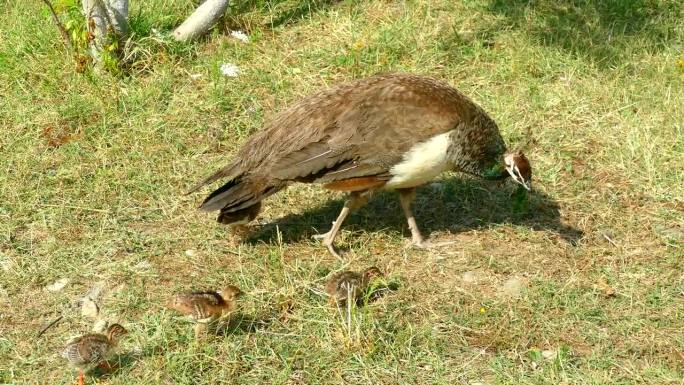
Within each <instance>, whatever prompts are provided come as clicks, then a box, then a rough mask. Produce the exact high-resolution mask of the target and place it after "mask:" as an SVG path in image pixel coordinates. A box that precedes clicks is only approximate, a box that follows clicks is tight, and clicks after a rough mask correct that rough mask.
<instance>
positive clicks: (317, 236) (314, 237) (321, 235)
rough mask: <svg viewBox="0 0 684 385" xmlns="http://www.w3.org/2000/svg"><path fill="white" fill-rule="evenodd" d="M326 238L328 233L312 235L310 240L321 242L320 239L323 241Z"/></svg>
mask: <svg viewBox="0 0 684 385" xmlns="http://www.w3.org/2000/svg"><path fill="white" fill-rule="evenodd" d="M327 236H328V233H325V234H314V235H312V236H311V238H312V239H315V240H317V241H320V240H322V239H325V237H327Z"/></svg>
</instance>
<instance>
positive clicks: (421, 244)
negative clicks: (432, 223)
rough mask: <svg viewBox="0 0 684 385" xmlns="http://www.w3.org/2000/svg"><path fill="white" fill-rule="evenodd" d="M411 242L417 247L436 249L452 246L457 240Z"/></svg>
mask: <svg viewBox="0 0 684 385" xmlns="http://www.w3.org/2000/svg"><path fill="white" fill-rule="evenodd" d="M411 243H412V246H413V247H415V248H416V249H421V250H429V249H434V248H438V247H444V246H450V245H453V244H454V243H456V241H442V242H432V241H425V240H419V241H413V242H411Z"/></svg>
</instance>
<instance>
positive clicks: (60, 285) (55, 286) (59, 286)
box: [45, 278, 70, 293]
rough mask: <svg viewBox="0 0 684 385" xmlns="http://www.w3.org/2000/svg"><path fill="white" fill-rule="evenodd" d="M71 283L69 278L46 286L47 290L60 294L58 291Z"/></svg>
mask: <svg viewBox="0 0 684 385" xmlns="http://www.w3.org/2000/svg"><path fill="white" fill-rule="evenodd" d="M69 282H70V280H69V278H60V279H58V280H56V281H55V282H53V283H51V284H49V285H47V286H45V290H47V291H51V292H53V293H55V292H58V291H60V290H62V289H64V287H65V286H66V285H68V284H69Z"/></svg>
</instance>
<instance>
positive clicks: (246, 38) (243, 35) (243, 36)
mask: <svg viewBox="0 0 684 385" xmlns="http://www.w3.org/2000/svg"><path fill="white" fill-rule="evenodd" d="M230 36H232V37H234V38H236V39H238V40H240V41H241V42H243V43H249V36H247V34H246V33H244V32H242V31H230Z"/></svg>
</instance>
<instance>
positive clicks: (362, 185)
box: [323, 176, 387, 191]
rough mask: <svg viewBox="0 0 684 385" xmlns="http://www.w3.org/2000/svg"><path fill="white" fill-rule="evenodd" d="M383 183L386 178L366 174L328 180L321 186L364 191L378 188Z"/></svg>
mask: <svg viewBox="0 0 684 385" xmlns="http://www.w3.org/2000/svg"><path fill="white" fill-rule="evenodd" d="M385 183H387V181H386V180H383V179H380V178H378V177H376V176H367V177H361V178H351V179H344V180H339V181H335V182H330V183H326V184H324V185H323V187H324V188H327V189H328V190H336V191H365V190H371V189H377V188H380V187H382V186H384V185H385Z"/></svg>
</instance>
